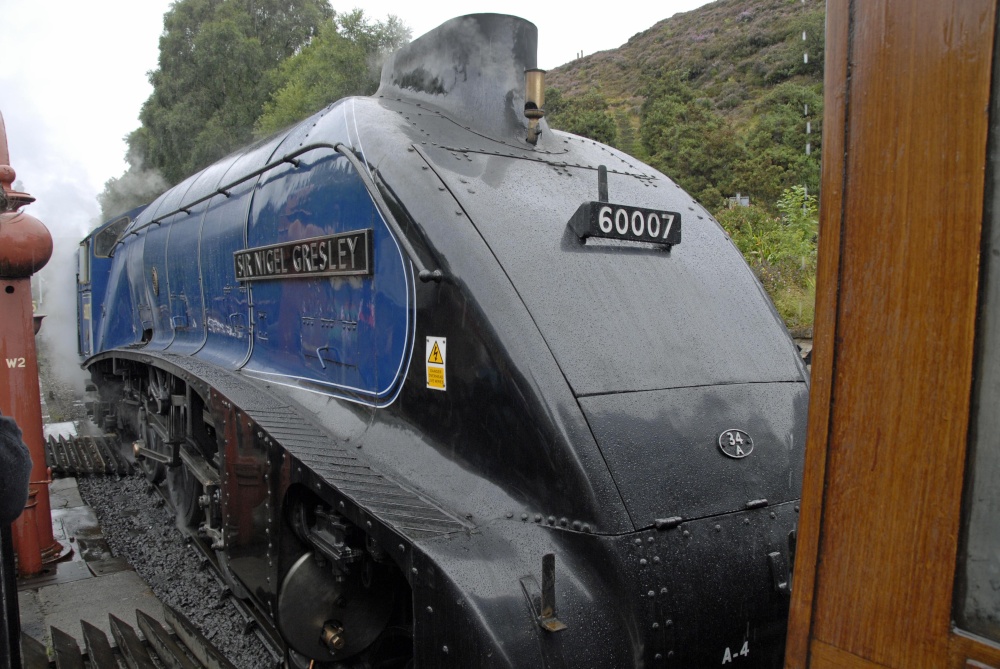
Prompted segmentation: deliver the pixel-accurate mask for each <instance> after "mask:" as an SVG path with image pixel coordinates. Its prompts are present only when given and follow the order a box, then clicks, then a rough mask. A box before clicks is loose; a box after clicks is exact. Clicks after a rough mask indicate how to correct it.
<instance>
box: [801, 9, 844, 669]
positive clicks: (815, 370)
mask: <svg viewBox="0 0 1000 669" xmlns="http://www.w3.org/2000/svg"><path fill="white" fill-rule="evenodd" d="M849 7H850V2H849V0H829V1H828V2H827V19H826V54H825V62H824V73H823V77H824V83H823V87H824V91H825V93H824V100H823V155H824V156H825V157H824V159H823V165H822V183H823V190H822V197H821V198H820V225H819V245H818V248H819V257H818V259H817V271H816V277H817V278H816V287H817V290H816V312H815V313H816V316H815V325H814V328H813V358H812V385H811V387H810V389H809V392H810V398H809V426H808V434H807V438H806V443H807V448H806V457H805V470H804V476H803V480H802V505H801V511H800V513H799V528H798V533H799V537H798V542H797V553H796V556H795V574H794V578H793V586H792V602H791V615H790V617H789V621H788V640H787V644H786V650H785V657H786V666H787V667H789V669H801V668H802V667H805V666H806V664H807V658H808V656H809V632H810V624H811V622H812V605H813V589H814V587H815V576H816V573H815V569H816V557H817V550H818V547H819V540H820V526H821V521H822V503H823V487H824V485H825V481H826V478H825V477H826V440H827V431H828V430H827V428H828V426H829V423H830V391H831V389H832V383H831V379H832V377H833V351H834V333H835V328H836V323H837V291H836V285H837V283H838V281H839V279H838V272H839V269H840V218H841V209H842V206H843V182H844V179H843V177H844V162H843V160H839V159H837V157H840V156H843V154H844V139H845V136H844V124H845V122H846V121H845V119H846V110H847V87H846V86H845V85H844V82H846V81H847V46H848V40H849V30H850V21H849V18H850V16H849V12H848V9H849ZM829 156H832V157H833V158H832V159H831V158H829ZM831 286H832V287H833V289H832V290H831V289H830V287H831Z"/></svg>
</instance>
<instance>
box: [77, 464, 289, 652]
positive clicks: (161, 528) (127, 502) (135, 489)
mask: <svg viewBox="0 0 1000 669" xmlns="http://www.w3.org/2000/svg"><path fill="white" fill-rule="evenodd" d="M77 484H78V486H79V488H80V495H81V496H82V497H83V500H84V501H85V502H86V503H87V504H88V505H89V506H91V507H92V508H93V509H94V512H95V513H96V514H97V518H98V520H99V521H100V524H101V529H102V531H103V532H104V538H105V540H106V541H107V542H108V545H109V546H110V547H111V550H112V552H113V553H114V554H115V555H116V556H118V557H121V558H124V559H125V560H127V561H128V563H129V564H130V565H132V567H133V568H134V569H135V570H136V572H137V573H138V574H139V576H141V577H142V579H143V580H144V581H146V583H148V584H149V587H150V588H151V589H152V591H153V593H154V594H155V595H156V596H157V598H159V600H160V601H161V602H163V603H165V604H169V605H170V606H172V607H174V608H175V609H176V610H178V611H180V612H181V613H182V614H184V615H185V616H187V618H188V619H189V620H190V621H191V622H192V623H194V624H195V626H197V627H198V628H199V629H200V630H201V631H202V633H203V634H204V635H205V637H206V638H207V639H208V640H209V641H211V642H212V643H213V644H214V645H215V646H216V648H218V649H219V650H220V651H221V652H222V654H223V655H225V656H226V657H227V658H228V659H229V661H230V662H232V663H233V664H234V665H235V666H236V667H238V668H239V669H264V668H270V667H274V666H275V663H276V658H274V657H273V656H272V655H271V653H270V652H269V651H268V650H267V648H266V646H265V645H264V644H263V643H262V642H261V640H260V639H259V638H258V637H257V636H256V635H255V634H254V633H252V632H250V633H246V634H245V633H244V629H247V624H246V620H245V618H244V617H243V614H242V613H241V612H240V611H239V609H238V608H237V605H236V604H235V603H234V601H233V598H232V596H230V595H228V593H227V591H226V590H225V589H224V588H223V586H222V585H221V583H220V581H219V578H218V577H217V576H216V575H215V573H214V571H213V568H212V566H211V565H210V564H208V563H207V560H205V559H204V558H203V557H202V555H201V554H200V552H199V551H198V549H197V548H196V547H195V546H193V545H191V544H190V543H188V541H189V540H187V539H186V538H185V536H184V535H183V534H182V533H181V531H180V530H179V529H177V527H176V524H175V518H174V514H173V512H172V511H171V509H170V508H169V507H168V506H167V505H166V504H165V503H164V502H163V499H162V497H160V495H159V493H157V492H156V491H155V490H153V489H152V487H151V486H150V485H149V484H148V483H147V482H146V479H145V478H144V477H143V476H142V475H140V474H135V475H132V476H127V477H124V478H121V479H118V478H116V477H90V478H80V479H79V480H78V481H77Z"/></svg>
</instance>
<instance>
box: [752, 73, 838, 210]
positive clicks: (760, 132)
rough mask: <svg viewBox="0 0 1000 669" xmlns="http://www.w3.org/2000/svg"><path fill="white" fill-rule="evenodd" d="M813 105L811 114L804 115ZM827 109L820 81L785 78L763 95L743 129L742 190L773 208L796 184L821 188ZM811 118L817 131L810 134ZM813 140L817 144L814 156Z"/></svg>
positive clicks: (813, 130)
mask: <svg viewBox="0 0 1000 669" xmlns="http://www.w3.org/2000/svg"><path fill="white" fill-rule="evenodd" d="M807 107H808V109H809V116H808V117H806V116H805V113H804V110H805V109H806V108H807ZM822 113H823V94H822V88H821V86H819V85H818V84H812V85H803V84H798V83H793V82H785V83H783V84H779V85H778V86H776V87H774V88H773V89H770V90H769V91H768V92H767V93H766V94H765V95H764V96H763V97H761V98H760V100H759V101H758V102H757V103H756V104H755V105H754V106H753V108H752V116H750V118H749V120H748V121H746V122H745V123H744V124H743V125H742V127H741V128H740V130H739V134H740V136H741V140H742V142H743V144H744V146H745V147H746V155H745V157H744V159H743V161H742V162H741V163H740V164H738V165H734V166H733V169H734V172H735V174H736V176H737V181H738V182H739V184H740V188H739V190H740V192H742V193H749V194H750V195H751V196H752V197H753V198H755V199H756V200H762V201H764V202H766V203H769V205H771V206H773V204H774V203H775V202H776V201H777V199H778V198H779V197H780V196H781V194H782V192H783V191H785V190H786V189H788V188H791V187H792V186H793V185H795V184H804V185H805V186H806V187H807V188H808V189H809V190H810V191H812V192H818V191H819V166H820V160H819V158H820V149H821V147H822V144H821V139H822V136H821V134H820V123H819V119H821V118H822ZM807 121H808V122H809V125H810V128H811V130H812V132H811V133H808V134H807V132H806V123H807ZM807 143H808V144H809V145H810V147H811V152H810V153H809V154H808V155H807V154H806V152H805V147H806V144H807Z"/></svg>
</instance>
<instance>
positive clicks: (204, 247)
mask: <svg viewBox="0 0 1000 669" xmlns="http://www.w3.org/2000/svg"><path fill="white" fill-rule="evenodd" d="M253 183H254V182H253V181H249V182H247V183H244V184H242V185H240V186H238V187H237V188H234V189H233V191H232V193H231V194H230V196H229V197H226V196H224V195H218V196H216V197H214V198H212V199H211V200H209V201H208V205H209V206H208V210H207V211H206V212H205V219H204V222H203V223H202V225H201V251H200V260H201V278H202V290H203V291H204V294H205V304H204V309H205V323H204V325H203V326H202V327H203V328H204V329H205V346H204V348H202V349H201V351H199V352H198V357H199V358H204V359H206V360H208V361H210V362H213V363H215V364H217V365H220V366H222V367H226V368H228V369H235V368H237V367H239V366H240V365H241V364H243V362H244V361H245V360H246V357H247V354H248V353H249V351H250V322H249V313H250V312H249V306H248V302H247V288H246V286H243V285H241V284H239V283H238V282H237V281H236V271H235V269H234V268H233V253H232V251H233V249H238V248H242V247H243V239H244V235H245V224H246V213H247V209H248V208H249V206H250V195H251V193H252V192H253Z"/></svg>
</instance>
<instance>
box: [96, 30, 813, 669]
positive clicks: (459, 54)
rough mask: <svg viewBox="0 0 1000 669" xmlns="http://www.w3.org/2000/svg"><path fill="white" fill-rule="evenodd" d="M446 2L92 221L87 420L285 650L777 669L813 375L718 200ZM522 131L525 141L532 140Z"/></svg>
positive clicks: (522, 36) (374, 658) (498, 661)
mask: <svg viewBox="0 0 1000 669" xmlns="http://www.w3.org/2000/svg"><path fill="white" fill-rule="evenodd" d="M536 39H537V37H536V30H535V28H534V26H533V25H531V24H530V23H527V22H525V21H523V20H521V19H517V18H515V17H509V16H501V15H472V16H467V17H461V18H458V19H454V20H452V21H450V22H448V23H446V24H444V25H443V26H441V27H440V28H438V29H437V30H435V31H433V32H431V33H429V34H428V35H425V36H424V37H422V38H420V39H418V40H416V41H414V42H413V43H412V44H410V45H408V46H407V47H404V48H403V49H402V50H400V51H399V52H398V53H397V54H396V55H395V56H394V58H393V60H391V61H390V62H389V63H388V64H387V65H386V66H385V69H384V71H383V75H382V85H381V88H380V89H379V92H378V93H377V94H376V96H374V97H372V98H353V99H348V100H344V101H341V102H339V103H337V104H335V105H332V106H331V107H329V108H327V109H326V110H324V111H323V112H321V113H319V114H317V115H315V116H314V117H312V118H310V119H308V120H307V121H305V122H304V123H302V124H300V125H299V126H297V127H295V128H292V129H291V130H289V131H288V132H287V133H283V134H281V135H280V136H277V137H275V138H272V139H270V140H266V141H264V142H261V143H260V144H258V145H256V146H253V147H250V148H248V149H247V150H246V151H244V152H241V153H238V154H235V155H234V156H231V157H229V158H227V159H225V160H223V161H220V163H218V164H216V165H214V166H212V167H209V168H208V169H207V170H205V171H204V172H202V173H200V174H198V175H195V176H193V177H191V178H190V179H189V180H188V181H186V182H184V183H182V184H180V185H179V186H177V187H175V188H174V189H172V190H171V191H168V192H167V193H165V194H164V195H163V196H161V198H160V199H158V200H157V201H156V202H154V203H152V204H151V205H150V206H148V207H146V208H145V209H143V210H141V211H138V212H131V213H130V214H129V215H127V216H126V217H124V218H122V219H120V220H119V221H115V222H112V223H110V224H108V225H106V226H104V227H103V228H101V229H99V230H97V231H96V232H95V233H94V234H93V235H92V236H91V237H89V238H88V239H87V240H85V242H84V244H83V247H82V248H83V251H82V253H81V259H82V262H83V263H86V267H84V266H83V265H81V280H80V286H79V288H80V302H81V350H82V352H83V353H84V354H85V356H86V363H85V364H86V365H87V366H88V367H89V368H90V369H91V370H92V372H93V375H94V378H95V380H96V382H97V383H98V385H99V388H100V390H101V393H102V398H103V400H104V401H105V402H106V404H105V407H106V409H107V416H106V417H105V421H106V422H107V423H108V424H111V425H114V426H115V427H116V429H118V430H120V431H121V432H122V433H123V434H125V435H129V436H131V437H132V438H134V439H135V452H136V453H137V454H138V455H139V456H140V461H141V462H142V463H143V466H144V467H145V468H146V471H147V475H148V476H150V478H152V479H154V480H159V479H162V478H165V480H166V484H167V486H168V487H169V489H170V491H171V495H172V496H173V498H174V502H175V506H176V507H177V509H178V516H179V518H180V519H181V521H182V522H185V523H190V524H196V525H199V526H200V528H201V532H202V534H203V535H204V536H205V537H206V540H209V541H212V542H213V544H214V546H215V547H216V549H217V550H218V551H219V554H220V558H221V564H222V565H223V567H224V572H225V574H226V576H227V578H228V579H229V581H230V582H231V584H232V587H233V590H234V592H235V593H236V594H238V595H239V596H242V597H246V598H248V599H250V600H252V602H253V603H254V605H256V606H257V607H259V608H260V609H261V610H262V611H263V612H265V613H266V614H267V615H268V616H269V617H270V619H271V620H272V621H273V622H274V624H275V626H276V628H277V629H278V630H280V632H281V635H282V637H283V638H284V640H285V643H286V644H287V647H288V657H289V661H290V663H291V664H292V665H293V666H306V665H308V664H309V662H310V661H311V660H315V661H316V663H317V666H326V664H325V663H330V665H329V666H335V665H337V663H342V665H343V666H354V665H357V666H386V667H388V666H409V664H408V663H410V662H412V666H417V667H445V666H453V667H519V668H520V667H541V666H547V667H556V666H567V667H628V666H636V667H640V666H642V667H657V666H663V667H671V666H674V667H694V666H716V665H728V664H732V665H733V666H778V665H779V664H780V662H781V654H782V649H783V638H784V626H785V617H786V615H787V608H788V591H789V587H790V583H789V575H790V573H791V561H792V557H793V551H794V536H795V526H796V520H797V511H798V507H797V504H798V498H799V496H800V477H801V467H802V447H803V444H804V441H805V439H804V437H805V417H806V404H807V377H806V372H805V371H804V368H803V366H802V364H801V361H800V360H799V358H798V356H797V354H796V349H795V346H794V344H793V343H792V341H791V340H790V339H789V337H788V334H787V332H786V331H785V329H784V327H783V326H782V324H781V322H780V320H779V318H778V317H777V315H776V313H775V311H774V309H773V307H772V306H771V305H770V302H769V301H768V299H767V298H766V296H765V295H764V293H763V291H762V289H761V287H760V285H759V283H758V282H757V281H756V279H755V278H754V277H753V275H752V273H751V272H750V270H749V269H748V268H747V266H746V265H745V263H744V262H743V260H742V258H741V257H740V254H739V252H738V251H737V249H736V248H735V247H734V246H733V244H732V243H731V242H730V241H729V239H728V238H727V237H726V235H725V233H724V232H723V230H722V229H721V228H720V227H719V226H718V224H717V223H715V222H714V221H713V220H712V218H711V217H710V216H709V214H708V213H707V212H706V211H705V210H704V209H703V208H702V207H701V206H700V205H698V204H697V203H696V202H694V201H693V200H692V198H691V197H690V196H688V195H687V194H686V193H684V192H683V191H682V190H681V189H680V188H679V187H678V186H677V185H676V184H674V183H673V182H672V181H670V180H669V179H668V178H666V177H665V176H663V175H662V174H659V173H657V172H656V171H654V170H652V169H651V168H649V167H648V166H646V165H643V164H641V163H639V162H638V161H636V160H634V159H632V158H630V157H629V156H627V155H625V154H622V153H621V152H619V151H617V150H615V149H612V148H610V147H607V146H603V145H601V144H598V143H595V142H593V141H591V140H587V139H583V138H580V137H576V136H572V135H568V134H565V133H561V132H557V131H553V130H551V129H549V128H548V127H547V125H546V123H545V121H544V120H542V121H540V122H538V121H537V117H538V114H531V113H529V115H528V116H529V117H532V118H526V116H525V113H524V112H525V110H526V109H527V110H528V111H529V112H532V111H535V110H536V108H537V106H538V105H536V104H533V103H534V100H533V99H532V98H531V96H530V95H529V96H528V97H527V99H526V94H525V86H524V76H525V74H524V73H525V71H530V70H533V68H534V66H535V45H536ZM536 123H537V127H536Z"/></svg>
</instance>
